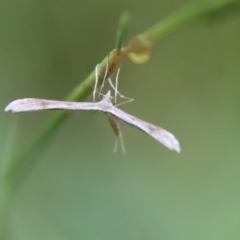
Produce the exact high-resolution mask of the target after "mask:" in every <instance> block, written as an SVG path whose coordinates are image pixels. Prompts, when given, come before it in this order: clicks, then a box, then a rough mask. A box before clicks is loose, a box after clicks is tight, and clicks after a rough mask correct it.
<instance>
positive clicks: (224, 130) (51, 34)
mask: <svg viewBox="0 0 240 240" xmlns="http://www.w3.org/2000/svg"><path fill="white" fill-rule="evenodd" d="M185 4H187V1H176V0H171V1H152V0H150V1H146V2H136V1H118V2H115V1H109V0H106V1H76V0H70V1H30V0H26V1H17V0H13V1H7V0H3V1H1V2H0V19H1V21H0V29H1V34H0V46H1V50H0V51H1V55H0V70H1V71H0V79H1V81H0V97H1V101H0V107H1V109H2V110H3V109H4V107H5V106H6V104H7V103H8V102H10V101H11V100H13V99H17V98H23V97H39V98H48V99H62V98H63V97H64V96H66V95H67V94H68V92H69V91H70V90H71V89H72V88H73V87H74V86H75V85H76V84H77V83H79V82H80V81H81V80H83V79H84V78H85V77H86V76H87V75H88V73H89V72H90V71H92V69H93V68H94V66H95V65H96V63H98V62H99V61H100V60H101V59H102V58H103V57H104V56H105V55H106V53H108V52H109V51H110V50H111V49H112V48H113V47H114V44H115V34H116V30H117V24H118V19H119V16H120V14H121V13H122V12H123V11H125V10H126V9H127V10H128V11H129V12H130V13H131V24H130V31H129V35H134V34H136V33H139V32H141V31H143V30H144V29H146V28H148V27H149V26H151V25H152V24H154V23H155V22H157V21H159V20H160V19H163V18H164V17H166V16H168V15H169V14H171V13H173V12H174V11H175V10H177V9H179V8H180V7H182V6H183V5H185ZM239 28H240V18H239V17H238V15H237V14H236V15H234V14H233V15H228V16H226V17H224V18H221V19H214V18H213V19H212V20H209V22H199V24H198V25H195V26H191V27H188V28H185V29H184V30H182V31H179V32H178V33H175V34H173V35H172V36H171V37H168V38H166V39H164V40H163V41H162V42H161V43H160V44H159V45H158V47H157V48H156V49H155V54H154V56H153V58H152V59H151V61H150V62H149V63H147V64H145V65H141V66H139V65H135V64H133V63H129V64H126V65H125V66H124V67H123V68H122V69H121V74H120V86H119V89H120V91H121V93H123V94H124V95H126V96H129V97H132V98H134V99H135V102H133V103H131V104H129V105H125V106H122V108H123V109H124V110H126V111H127V112H129V113H131V114H134V115H136V116H138V117H140V118H142V119H145V120H147V121H149V122H152V123H154V124H156V125H159V126H163V127H165V128H166V129H168V130H170V131H171V132H173V133H174V134H175V135H176V136H177V137H178V139H179V140H180V142H181V145H182V153H181V154H180V155H177V154H176V153H173V152H170V151H168V150H166V149H164V148H163V147H162V146H160V145H159V144H158V143H157V142H155V141H153V140H152V139H150V138H149V137H148V136H146V135H144V134H143V133H141V132H139V131H137V130H136V129H132V128H131V127H128V126H122V130H123V135H124V142H125V145H126V149H127V154H125V155H123V154H121V152H120V149H119V152H118V153H117V154H113V153H112V150H113V147H114V141H115V137H114V134H113V133H112V130H111V128H110V126H109V124H108V122H107V119H106V117H105V116H104V115H103V114H100V113H99V114H84V113H80V114H73V116H72V117H71V119H69V121H68V122H67V123H66V124H65V125H64V127H63V128H62V129H61V131H60V132H59V133H58V134H57V135H56V136H55V138H54V140H53V141H52V143H51V144H50V145H49V146H48V147H47V148H46V151H45V152H44V154H43V155H42V156H41V158H40V159H39V161H38V163H37V164H36V165H35V166H33V167H32V170H31V174H30V175H29V176H27V177H26V180H25V182H24V185H23V186H22V187H21V188H20V189H19V191H18V193H17V195H16V197H15V199H14V202H13V203H12V207H11V212H10V216H9V221H8V232H9V236H8V238H9V239H11V240H22V239H24V240H28V239H31V240H41V239H58V240H59V239H68V240H71V239H86V240H87V239H89V240H94V239H96V240H99V239H104V240H105V239H116V240H118V239H119V240H122V239H124V240H125V239H131V240H133V239H138V240H139V239H156V240H157V239H165V240H175V239H184V240H188V239H189V240H192V239H199V240H200V239H210V240H215V239H216V240H219V239H220V240H221V239H224V240H225V239H228V240H237V239H239V238H240V230H239V225H240V205H239V202H240V191H239V184H240V177H239V176H240V170H239V169H240V148H239V144H240V127H239V122H240V121H239V120H240V110H239V109H240V108H239V105H240V98H239V96H240V90H239V89H240V81H239V79H240V68H239V63H240V45H239V42H240V32H239ZM51 114H52V113H51V112H49V113H43V112H41V113H29V114H26V115H20V116H15V115H11V114H10V113H4V112H3V111H2V112H1V118H0V150H1V159H0V160H2V161H3V157H2V156H3V155H4V149H7V146H6V144H8V143H7V142H6V139H7V135H8V132H9V128H10V127H12V124H11V123H12V122H14V121H15V120H17V133H16V140H15V145H14V149H13V151H17V150H18V149H19V148H21V147H24V145H25V143H26V142H28V141H27V140H29V139H31V137H32V136H33V135H34V133H35V131H37V129H38V128H39V126H40V125H41V124H42V123H43V122H44V121H45V120H46V119H47V118H48V117H49V116H50V115H51ZM15 118H18V119H15ZM10 153H11V152H10Z"/></svg>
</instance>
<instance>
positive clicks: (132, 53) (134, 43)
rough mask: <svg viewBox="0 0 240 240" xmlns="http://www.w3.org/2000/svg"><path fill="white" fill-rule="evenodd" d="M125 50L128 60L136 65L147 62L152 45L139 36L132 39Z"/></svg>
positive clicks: (150, 54)
mask: <svg viewBox="0 0 240 240" xmlns="http://www.w3.org/2000/svg"><path fill="white" fill-rule="evenodd" d="M127 48H128V50H129V52H128V57H129V59H130V60H131V61H133V62H134V63H138V64H142V63H145V62H147V61H148V60H149V59H150V58H151V56H152V54H153V47H152V44H151V43H149V42H148V41H146V39H144V38H142V37H141V36H137V37H135V38H133V39H132V40H131V41H130V43H129V44H128V46H127Z"/></svg>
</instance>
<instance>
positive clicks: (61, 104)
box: [5, 91, 181, 153]
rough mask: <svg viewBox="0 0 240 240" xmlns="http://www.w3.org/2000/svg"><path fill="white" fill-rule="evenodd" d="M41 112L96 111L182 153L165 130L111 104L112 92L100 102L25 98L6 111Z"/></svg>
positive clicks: (175, 140)
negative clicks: (118, 120)
mask: <svg viewBox="0 0 240 240" xmlns="http://www.w3.org/2000/svg"><path fill="white" fill-rule="evenodd" d="M40 110H66V111H76V110H88V111H89V110H95V111H101V112H104V113H107V114H108V115H112V116H113V119H114V118H117V119H121V120H122V121H124V122H126V123H128V124H130V125H132V126H134V127H136V128H138V129H140V130H142V131H143V132H145V133H147V134H148V135H150V136H151V137H153V138H154V139H155V140H157V141H158V142H160V143H161V144H163V145H164V146H165V147H167V148H168V149H170V150H174V151H176V152H178V153H180V151H181V149H180V144H179V142H178V140H177V139H176V138H175V137H174V135H173V134H171V133H170V132H168V131H166V130H165V129H163V128H160V127H158V126H155V125H153V124H151V123H148V122H145V121H143V120H141V119H139V118H136V117H134V116H132V115H130V114H128V113H126V112H124V111H122V110H120V109H118V108H117V107H115V106H114V105H113V104H112V102H111V92H110V91H108V93H107V94H106V95H105V96H104V97H103V99H102V100H101V101H99V102H68V101H54V100H45V99H37V98H25V99H19V100H15V101H13V102H11V103H10V104H8V105H7V107H6V108H5V111H12V112H13V113H20V112H30V111H40Z"/></svg>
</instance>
